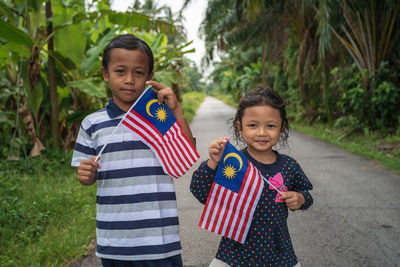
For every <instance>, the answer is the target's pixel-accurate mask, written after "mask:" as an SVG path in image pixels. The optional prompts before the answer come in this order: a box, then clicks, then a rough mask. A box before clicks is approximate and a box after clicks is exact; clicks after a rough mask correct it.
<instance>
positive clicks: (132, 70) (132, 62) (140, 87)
mask: <svg viewBox="0 0 400 267" xmlns="http://www.w3.org/2000/svg"><path fill="white" fill-rule="evenodd" d="M109 58H110V60H109V62H108V69H107V70H105V69H104V68H101V72H102V73H103V78H104V80H105V81H107V82H109V84H110V88H111V91H112V95H113V101H114V103H115V104H116V105H117V106H118V107H119V108H120V109H122V110H124V111H128V110H129V108H130V107H131V106H132V104H133V103H134V102H135V101H136V99H137V98H138V97H139V96H140V95H141V93H142V92H143V91H144V89H145V87H146V81H148V80H151V78H152V77H153V75H154V73H149V58H148V56H147V54H146V53H144V52H142V51H141V50H138V49H135V50H127V49H123V48H114V49H113V50H112V51H111V53H110V57H109Z"/></svg>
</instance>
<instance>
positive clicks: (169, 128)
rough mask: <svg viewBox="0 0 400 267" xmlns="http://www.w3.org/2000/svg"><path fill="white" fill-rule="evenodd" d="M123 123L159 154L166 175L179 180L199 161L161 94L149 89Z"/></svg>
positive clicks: (193, 148)
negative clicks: (162, 100) (161, 101)
mask: <svg viewBox="0 0 400 267" xmlns="http://www.w3.org/2000/svg"><path fill="white" fill-rule="evenodd" d="M122 124H124V125H125V126H126V127H128V128H129V129H131V130H132V131H133V132H135V133H136V134H138V135H139V137H140V139H141V140H142V141H143V142H144V143H145V144H146V145H147V146H148V147H150V149H151V150H152V151H153V152H154V153H155V155H156V157H157V158H158V160H159V161H160V163H161V166H162V168H163V170H164V172H165V173H167V174H168V175H170V176H172V177H174V178H179V177H181V176H183V175H184V174H185V173H186V172H187V171H188V170H189V168H190V167H192V166H193V164H194V163H195V162H196V161H197V160H198V159H199V157H200V155H199V154H198V152H197V151H196V149H195V147H194V146H193V145H192V143H191V142H190V141H189V140H188V138H187V137H186V136H185V135H184V134H183V132H182V129H181V126H180V124H179V122H178V121H177V120H176V118H175V117H174V115H173V114H172V112H171V111H170V110H169V108H168V107H167V106H166V105H165V104H162V105H159V104H158V98H157V93H156V92H155V91H153V90H152V89H151V88H150V87H148V88H147V89H146V90H145V91H144V92H143V94H142V95H141V97H140V98H139V99H137V100H136V102H135V104H134V105H133V106H132V107H131V108H130V110H129V111H128V112H127V115H126V116H125V118H124V119H123V120H122Z"/></svg>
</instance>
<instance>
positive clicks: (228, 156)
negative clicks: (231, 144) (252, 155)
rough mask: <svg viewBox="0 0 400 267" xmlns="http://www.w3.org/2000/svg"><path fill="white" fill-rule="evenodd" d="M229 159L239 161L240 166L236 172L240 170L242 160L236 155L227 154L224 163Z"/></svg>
mask: <svg viewBox="0 0 400 267" xmlns="http://www.w3.org/2000/svg"><path fill="white" fill-rule="evenodd" d="M230 157H233V158H236V159H237V160H238V161H239V164H240V165H239V169H238V171H240V169H242V166H243V161H242V158H241V157H240V156H239V155H238V154H237V153H228V154H227V155H226V156H225V158H224V163H225V161H226V160H227V159H228V158H230Z"/></svg>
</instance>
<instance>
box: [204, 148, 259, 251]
mask: <svg viewBox="0 0 400 267" xmlns="http://www.w3.org/2000/svg"><path fill="white" fill-rule="evenodd" d="M263 186H264V181H263V179H262V177H261V174H260V172H259V170H257V169H256V167H254V165H253V164H252V163H251V162H250V161H248V159H246V158H245V157H244V156H243V154H242V153H240V152H239V151H238V150H237V149H236V148H235V147H234V146H233V145H231V144H230V143H229V142H228V143H227V144H226V147H225V150H224V154H223V155H222V159H221V162H220V163H219V165H218V169H217V173H216V174H215V177H214V183H213V184H212V187H211V190H210V193H209V194H208V198H207V202H206V205H205V206H204V209H203V213H202V215H201V218H200V222H199V226H200V227H202V228H204V229H206V230H208V231H211V232H214V233H217V234H219V235H222V236H225V237H228V238H231V239H233V240H236V241H238V242H240V243H242V244H243V243H244V241H245V240H246V236H247V232H248V231H249V228H250V224H251V220H252V218H253V214H254V211H255V209H256V207H257V203H258V200H259V199H260V195H261V192H262V189H263Z"/></svg>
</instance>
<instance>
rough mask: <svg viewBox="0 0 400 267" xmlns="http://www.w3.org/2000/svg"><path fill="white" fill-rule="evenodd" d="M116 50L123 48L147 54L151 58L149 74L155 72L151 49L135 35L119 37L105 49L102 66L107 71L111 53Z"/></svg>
mask: <svg viewBox="0 0 400 267" xmlns="http://www.w3.org/2000/svg"><path fill="white" fill-rule="evenodd" d="M114 48H123V49H127V50H136V49H138V50H140V51H142V52H144V53H146V55H147V57H148V58H149V74H150V73H152V72H153V68H154V57H153V52H151V49H150V47H149V46H148V45H147V44H146V43H145V42H144V41H143V40H142V39H140V38H137V37H136V36H135V35H133V34H122V35H118V36H117V37H115V38H114V39H112V40H111V42H110V43H109V44H108V45H107V46H106V48H104V52H103V60H102V65H103V68H104V69H105V70H106V71H107V70H108V69H107V67H108V61H109V60H110V53H111V51H112V49H114Z"/></svg>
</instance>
